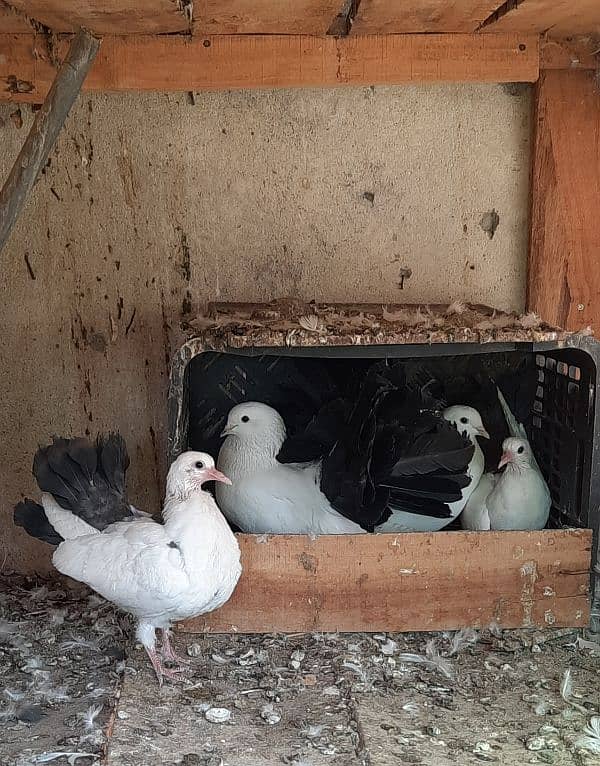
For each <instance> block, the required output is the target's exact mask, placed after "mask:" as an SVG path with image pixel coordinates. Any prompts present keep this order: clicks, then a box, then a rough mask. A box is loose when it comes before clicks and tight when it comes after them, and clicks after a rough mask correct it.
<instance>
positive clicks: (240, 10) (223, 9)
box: [194, 0, 343, 35]
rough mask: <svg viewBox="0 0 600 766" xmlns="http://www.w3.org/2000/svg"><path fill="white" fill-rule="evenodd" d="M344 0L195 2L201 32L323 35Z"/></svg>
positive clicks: (223, 0)
mask: <svg viewBox="0 0 600 766" xmlns="http://www.w3.org/2000/svg"><path fill="white" fill-rule="evenodd" d="M342 4H343V0H203V2H202V3H196V4H195V6H194V33H195V34H198V35H236V34H251V35H260V34H263V35H264V34H271V35H273V34H275V35H324V34H325V33H326V32H327V30H328V29H329V27H330V25H331V23H332V21H333V19H334V18H335V16H336V14H337V13H338V12H339V10H340V8H341V6H342Z"/></svg>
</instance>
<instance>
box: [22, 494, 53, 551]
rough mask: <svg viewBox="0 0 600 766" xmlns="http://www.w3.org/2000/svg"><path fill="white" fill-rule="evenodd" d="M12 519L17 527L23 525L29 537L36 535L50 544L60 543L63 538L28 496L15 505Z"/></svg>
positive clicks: (39, 507) (40, 508)
mask: <svg viewBox="0 0 600 766" xmlns="http://www.w3.org/2000/svg"><path fill="white" fill-rule="evenodd" d="M13 519H14V522H15V524H16V525H17V526H18V527H23V529H24V530H25V531H26V532H27V534H28V535H30V537H36V538H37V539H38V540H41V541H42V542H44V543H49V544H50V545H60V543H62V541H63V538H62V537H61V536H60V535H59V534H58V532H57V531H56V530H55V529H54V527H53V526H52V524H50V522H49V521H48V519H47V518H46V514H45V513H44V509H43V508H42V506H41V505H39V504H38V503H36V502H35V501H33V500H30V499H29V498H28V497H26V498H25V500H22V501H21V502H20V503H17V505H15V510H14V513H13Z"/></svg>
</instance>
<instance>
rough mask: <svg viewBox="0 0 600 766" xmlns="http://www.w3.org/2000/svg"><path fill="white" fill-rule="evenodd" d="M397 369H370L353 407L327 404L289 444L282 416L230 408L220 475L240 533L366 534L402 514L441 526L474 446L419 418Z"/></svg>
mask: <svg viewBox="0 0 600 766" xmlns="http://www.w3.org/2000/svg"><path fill="white" fill-rule="evenodd" d="M399 373H400V374H401V370H400V368H389V367H387V365H385V364H384V365H375V366H373V367H372V368H371V369H370V370H369V372H368V374H367V375H366V377H365V379H364V381H363V383H362V386H361V388H360V391H359V393H358V396H357V398H356V400H355V401H354V402H349V401H344V400H334V401H332V402H328V403H327V404H326V405H324V406H323V407H322V408H321V409H320V410H319V412H318V413H316V415H315V417H314V418H313V419H312V421H311V422H310V423H309V424H308V426H307V427H306V429H305V430H304V432H302V433H299V434H295V435H294V436H293V437H291V438H290V439H288V440H286V430H285V426H284V423H283V420H282V418H281V417H280V415H279V413H278V412H277V411H276V410H274V409H273V408H271V407H267V406H266V405H264V404H261V403H258V402H249V403H246V404H240V405H237V406H236V407H234V408H233V409H232V410H231V412H230V413H229V417H228V419H227V424H226V427H225V430H224V432H223V435H224V436H225V437H226V440H225V442H224V444H223V446H222V448H221V451H220V453H219V459H218V465H219V468H220V469H222V470H224V471H226V472H228V474H229V475H231V477H232V481H233V486H232V487H231V488H227V487H218V489H217V499H218V501H219V504H220V506H221V508H222V510H223V513H224V514H225V515H226V516H227V518H228V519H229V520H230V521H232V522H233V523H235V524H236V526H238V527H239V528H240V529H242V530H244V531H246V532H254V533H264V532H272V533H277V532H279V533H288V534H302V533H304V534H306V533H308V534H349V533H350V534H351V533H356V532H360V531H363V530H367V531H372V530H373V529H374V528H375V527H376V526H377V525H379V524H382V523H383V522H385V521H386V519H387V518H388V517H389V516H390V513H391V510H390V509H391V508H393V507H396V506H398V505H400V507H408V508H410V509H413V508H414V509H415V510H414V512H415V513H423V514H425V515H427V516H438V517H448V516H450V511H449V508H448V505H447V503H450V502H456V501H459V500H460V499H461V497H462V489H463V488H464V487H465V486H467V485H468V484H469V483H470V481H471V480H470V477H469V476H468V474H467V468H468V465H469V462H470V460H471V458H472V457H473V454H474V446H473V444H472V443H471V441H470V440H469V439H468V438H467V437H466V436H463V435H462V434H460V433H459V432H458V431H457V429H456V428H455V427H454V426H453V425H452V424H451V423H449V422H448V421H446V420H444V419H443V418H442V417H441V416H439V415H436V414H435V413H431V412H423V411H421V410H420V409H419V402H418V401H417V400H416V398H415V397H414V396H412V395H411V394H410V392H408V391H407V390H406V389H405V387H404V386H403V385H402V380H401V378H400V377H398V375H399Z"/></svg>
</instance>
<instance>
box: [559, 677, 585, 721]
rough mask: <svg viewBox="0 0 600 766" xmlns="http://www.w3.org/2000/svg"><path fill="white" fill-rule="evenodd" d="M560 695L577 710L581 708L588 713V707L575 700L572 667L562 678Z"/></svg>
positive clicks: (581, 710)
mask: <svg viewBox="0 0 600 766" xmlns="http://www.w3.org/2000/svg"><path fill="white" fill-rule="evenodd" d="M560 696H561V697H562V698H563V700H564V701H565V702H566V703H567V705H570V706H571V707H572V708H575V710H579V711H580V712H582V713H585V714H586V715H587V714H588V710H587V708H585V707H583V705H580V704H579V703H577V702H575V701H574V700H573V699H572V697H573V678H572V676H571V668H567V669H566V670H565V672H564V673H563V677H562V680H561V682H560Z"/></svg>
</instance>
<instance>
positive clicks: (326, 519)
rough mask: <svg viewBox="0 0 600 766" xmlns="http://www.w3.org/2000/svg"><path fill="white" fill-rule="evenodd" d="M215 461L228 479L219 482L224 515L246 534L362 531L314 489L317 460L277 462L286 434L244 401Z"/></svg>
mask: <svg viewBox="0 0 600 766" xmlns="http://www.w3.org/2000/svg"><path fill="white" fill-rule="evenodd" d="M221 436H225V437H227V438H226V439H225V441H224V442H223V446H222V447H221V450H220V452H219V457H218V460H217V465H218V467H219V470H222V471H224V472H225V473H226V474H227V475H228V476H229V477H230V478H231V481H232V484H231V486H225V485H222V484H219V485H218V486H217V489H216V494H217V502H218V503H219V507H220V508H221V510H222V511H223V513H224V514H225V516H226V517H227V519H228V520H229V521H230V522H232V523H233V524H235V525H236V526H237V527H239V529H241V530H243V531H244V532H249V533H251V534H264V533H272V534H310V535H341V534H360V533H364V532H365V530H364V529H363V528H362V527H361V526H359V525H358V524H355V523H354V522H353V521H350V520H349V519H347V518H345V517H344V516H342V515H341V514H339V513H338V512H337V511H336V510H334V509H333V508H332V507H331V505H330V503H329V501H328V500H327V498H326V497H325V495H324V494H323V493H322V492H321V490H320V489H319V482H320V464H319V463H286V464H284V463H279V462H278V461H277V455H278V454H279V451H280V450H281V446H282V444H283V442H284V441H285V438H286V430H285V424H284V422H283V419H282V417H281V415H279V413H278V412H277V410H274V409H273V408H272V407H269V406H268V405H266V404H262V403H260V402H246V403H245V404H238V405H236V406H235V407H233V409H232V410H231V411H230V413H229V416H228V418H227V423H226V425H225V429H224V430H223V433H222V434H221Z"/></svg>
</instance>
